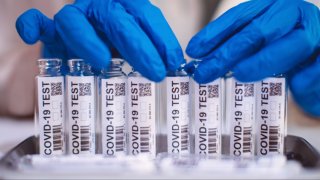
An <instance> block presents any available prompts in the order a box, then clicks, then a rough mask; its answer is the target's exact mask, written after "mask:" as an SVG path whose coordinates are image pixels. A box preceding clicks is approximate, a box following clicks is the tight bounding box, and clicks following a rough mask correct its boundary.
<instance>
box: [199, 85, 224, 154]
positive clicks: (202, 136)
mask: <svg viewBox="0 0 320 180" xmlns="http://www.w3.org/2000/svg"><path fill="white" fill-rule="evenodd" d="M193 89H194V102H195V103H194V105H193V106H194V117H193V118H194V126H195V153H196V154H200V155H208V156H215V155H219V154H221V140H220V139H221V121H222V109H221V108H222V98H223V96H222V83H221V79H217V80H215V81H213V82H211V83H208V84H198V83H196V82H195V81H193Z"/></svg>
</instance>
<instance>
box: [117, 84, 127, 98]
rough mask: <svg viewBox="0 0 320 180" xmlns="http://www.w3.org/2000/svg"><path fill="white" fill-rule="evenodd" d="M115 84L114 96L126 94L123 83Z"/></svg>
mask: <svg viewBox="0 0 320 180" xmlns="http://www.w3.org/2000/svg"><path fill="white" fill-rule="evenodd" d="M115 86H116V96H125V95H126V89H125V83H116V84H115Z"/></svg>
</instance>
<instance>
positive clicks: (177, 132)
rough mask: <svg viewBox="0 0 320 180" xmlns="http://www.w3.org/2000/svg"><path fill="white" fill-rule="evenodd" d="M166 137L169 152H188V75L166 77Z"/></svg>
mask: <svg viewBox="0 0 320 180" xmlns="http://www.w3.org/2000/svg"><path fill="white" fill-rule="evenodd" d="M165 83H166V87H167V88H166V94H167V139H168V152H169V153H188V152H189V114H188V113H189V77H167V78H166V80H165Z"/></svg>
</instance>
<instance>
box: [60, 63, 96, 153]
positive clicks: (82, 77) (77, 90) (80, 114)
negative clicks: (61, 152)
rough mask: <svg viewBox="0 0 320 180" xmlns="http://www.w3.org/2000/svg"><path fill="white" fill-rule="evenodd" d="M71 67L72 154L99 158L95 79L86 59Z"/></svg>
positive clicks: (69, 75)
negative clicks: (97, 154)
mask: <svg viewBox="0 0 320 180" xmlns="http://www.w3.org/2000/svg"><path fill="white" fill-rule="evenodd" d="M68 65H69V68H70V72H69V74H68V75H67V76H66V84H67V86H66V87H67V88H66V89H67V108H68V119H67V122H68V137H69V138H68V152H69V154H74V155H78V154H95V117H96V115H95V113H96V110H95V109H96V103H95V76H94V74H93V73H92V71H91V67H90V66H89V65H88V64H86V63H85V62H84V60H82V59H71V60H69V61H68Z"/></svg>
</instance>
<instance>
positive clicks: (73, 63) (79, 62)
mask: <svg viewBox="0 0 320 180" xmlns="http://www.w3.org/2000/svg"><path fill="white" fill-rule="evenodd" d="M68 66H69V67H84V66H89V67H90V65H89V64H87V63H85V61H84V60H83V59H69V60H68Z"/></svg>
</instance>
